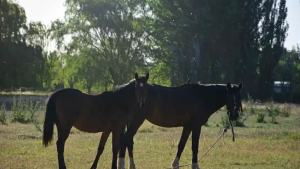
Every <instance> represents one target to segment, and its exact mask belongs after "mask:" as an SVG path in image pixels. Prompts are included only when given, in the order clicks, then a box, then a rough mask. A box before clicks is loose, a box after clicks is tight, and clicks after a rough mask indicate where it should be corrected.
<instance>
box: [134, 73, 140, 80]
mask: <svg viewBox="0 0 300 169" xmlns="http://www.w3.org/2000/svg"><path fill="white" fill-rule="evenodd" d="M134 78H135V80H138V79H139V75H138V74H137V73H136V72H135V74H134Z"/></svg>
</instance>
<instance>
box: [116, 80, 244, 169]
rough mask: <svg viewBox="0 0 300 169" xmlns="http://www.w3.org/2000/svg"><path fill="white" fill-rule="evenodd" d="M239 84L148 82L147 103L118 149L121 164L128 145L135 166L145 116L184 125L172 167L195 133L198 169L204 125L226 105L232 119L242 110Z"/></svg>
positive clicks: (163, 124)
mask: <svg viewBox="0 0 300 169" xmlns="http://www.w3.org/2000/svg"><path fill="white" fill-rule="evenodd" d="M242 87H243V83H240V84H239V85H233V86H232V85H231V84H230V83H229V82H228V83H227V84H200V83H190V82H189V80H188V81H187V82H186V83H184V84H183V85H181V86H179V87H170V88H169V87H164V86H160V85H155V84H154V85H149V87H148V96H147V100H148V101H147V104H146V105H145V106H144V107H143V109H145V110H143V113H142V114H136V115H135V117H134V118H133V120H132V121H130V122H129V124H128V128H127V131H126V133H125V134H124V135H123V136H122V137H123V142H122V145H121V149H120V152H119V162H118V168H119V169H125V166H124V165H125V152H126V147H128V152H129V157H130V164H129V167H130V169H134V168H135V164H134V160H133V152H132V151H133V144H134V142H133V137H134V135H135V134H136V132H137V130H138V128H139V127H140V126H141V125H142V123H143V122H144V120H145V119H147V120H148V121H149V122H150V123H152V124H154V125H157V126H160V127H183V131H182V134H181V138H180V141H179V144H178V149H177V154H176V156H175V159H174V160H173V163H172V167H173V168H179V167H178V166H179V159H180V157H181V154H182V152H183V149H184V147H185V144H186V142H187V140H188V137H189V135H190V134H191V133H192V152H193V153H192V154H193V155H192V169H199V166H198V163H197V160H198V146H199V139H200V133H201V127H202V126H203V125H205V124H206V123H207V121H208V119H209V117H210V116H211V115H212V114H213V113H214V112H216V111H217V110H219V109H220V108H222V107H223V106H225V105H226V107H227V115H228V116H229V119H230V121H232V120H237V118H238V117H239V111H242V103H241V96H240V90H241V89H242Z"/></svg>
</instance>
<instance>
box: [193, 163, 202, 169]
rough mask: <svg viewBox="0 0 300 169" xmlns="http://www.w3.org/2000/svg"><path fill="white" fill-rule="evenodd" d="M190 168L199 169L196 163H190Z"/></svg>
mask: <svg viewBox="0 0 300 169" xmlns="http://www.w3.org/2000/svg"><path fill="white" fill-rule="evenodd" d="M192 169H200V167H199V166H198V163H192Z"/></svg>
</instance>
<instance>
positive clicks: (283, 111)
mask: <svg viewBox="0 0 300 169" xmlns="http://www.w3.org/2000/svg"><path fill="white" fill-rule="evenodd" d="M291 111H292V107H291V106H290V105H288V104H284V105H283V106H282V107H281V108H280V114H279V115H280V116H281V117H290V116H291Z"/></svg>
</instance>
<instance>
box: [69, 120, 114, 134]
mask: <svg viewBox="0 0 300 169" xmlns="http://www.w3.org/2000/svg"><path fill="white" fill-rule="evenodd" d="M73 126H74V127H75V128H76V129H78V130H80V131H84V132H88V133H98V132H103V131H107V130H110V128H111V123H110V121H108V120H105V119H104V118H102V119H101V118H100V119H98V118H95V117H86V116H85V117H83V116H81V117H80V118H78V120H77V121H76V122H75V124H74V125H73Z"/></svg>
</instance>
